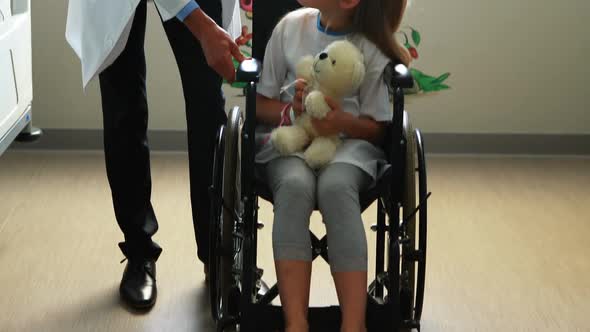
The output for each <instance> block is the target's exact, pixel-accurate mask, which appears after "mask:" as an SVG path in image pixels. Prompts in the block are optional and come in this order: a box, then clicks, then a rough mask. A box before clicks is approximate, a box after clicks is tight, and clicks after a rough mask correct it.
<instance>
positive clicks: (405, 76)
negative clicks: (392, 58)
mask: <svg viewBox="0 0 590 332" xmlns="http://www.w3.org/2000/svg"><path fill="white" fill-rule="evenodd" d="M392 65H393V71H392V73H391V85H392V86H393V87H400V88H402V89H411V88H412V87H414V78H412V74H411V73H410V70H409V69H408V67H406V66H405V65H404V64H401V63H400V64H392Z"/></svg>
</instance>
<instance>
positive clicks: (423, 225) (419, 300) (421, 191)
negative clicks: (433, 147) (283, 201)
mask: <svg viewBox="0 0 590 332" xmlns="http://www.w3.org/2000/svg"><path fill="white" fill-rule="evenodd" d="M415 133H416V147H417V153H418V197H419V199H420V202H421V203H420V205H421V208H420V214H419V219H418V220H419V226H420V227H419V233H418V234H419V240H418V251H419V253H420V254H419V260H418V276H417V280H416V305H415V310H414V320H416V321H419V320H420V318H421V317H422V307H423V304H424V285H425V282H426V239H427V227H428V218H427V216H428V213H427V211H428V209H427V207H428V204H427V197H428V196H427V195H428V187H427V182H426V179H427V177H426V158H425V155H424V140H423V139H422V133H421V132H420V130H418V129H416V131H415Z"/></svg>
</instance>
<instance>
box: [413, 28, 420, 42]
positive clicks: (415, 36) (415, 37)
mask: <svg viewBox="0 0 590 332" xmlns="http://www.w3.org/2000/svg"><path fill="white" fill-rule="evenodd" d="M412 40H413V41H414V44H415V45H416V47H418V45H420V42H421V41H422V37H421V36H420V32H418V30H416V29H414V28H412Z"/></svg>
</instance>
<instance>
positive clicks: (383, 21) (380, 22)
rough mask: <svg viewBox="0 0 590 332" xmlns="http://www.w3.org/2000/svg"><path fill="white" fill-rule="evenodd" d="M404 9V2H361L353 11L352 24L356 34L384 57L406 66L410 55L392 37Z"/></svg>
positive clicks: (404, 0) (375, 0)
mask: <svg viewBox="0 0 590 332" xmlns="http://www.w3.org/2000/svg"><path fill="white" fill-rule="evenodd" d="M405 9H406V0H361V1H360V2H359V4H358V5H357V7H356V9H355V12H354V17H353V24H354V28H355V30H356V31H357V32H359V33H361V34H363V35H364V36H365V37H366V38H367V39H369V40H370V41H372V42H373V43H374V44H375V45H377V47H378V48H379V49H380V50H381V52H383V53H384V54H385V55H386V56H388V57H390V58H391V59H395V60H398V61H400V62H402V63H404V64H405V65H408V64H409V63H410V61H411V57H410V54H409V52H408V51H407V50H406V49H405V47H403V46H402V45H401V44H400V43H399V41H398V40H397V39H396V38H395V37H394V33H395V32H397V30H398V29H399V26H400V24H401V21H402V17H403V15H404V11H405Z"/></svg>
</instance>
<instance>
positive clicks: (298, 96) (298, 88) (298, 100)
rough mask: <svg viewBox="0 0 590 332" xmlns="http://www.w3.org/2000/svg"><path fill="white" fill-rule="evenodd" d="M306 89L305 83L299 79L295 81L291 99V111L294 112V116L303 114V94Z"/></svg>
mask: <svg viewBox="0 0 590 332" xmlns="http://www.w3.org/2000/svg"><path fill="white" fill-rule="evenodd" d="M306 88H307V82H306V81H305V80H304V79H302V78H300V79H297V81H296V83H295V97H294V98H293V111H295V115H296V116H300V115H301V113H303V112H304V111H305V110H304V105H303V93H304V92H305V89H306Z"/></svg>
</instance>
